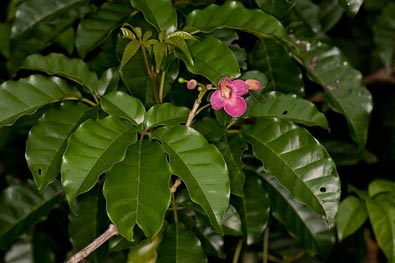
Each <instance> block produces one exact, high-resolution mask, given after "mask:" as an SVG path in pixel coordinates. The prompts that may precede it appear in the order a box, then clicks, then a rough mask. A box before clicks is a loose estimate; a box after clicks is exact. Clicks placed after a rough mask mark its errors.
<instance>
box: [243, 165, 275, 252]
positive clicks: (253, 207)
mask: <svg viewBox="0 0 395 263" xmlns="http://www.w3.org/2000/svg"><path fill="white" fill-rule="evenodd" d="M245 173H246V178H245V182H244V187H243V189H244V195H243V196H242V197H237V198H235V205H236V208H237V210H238V212H239V214H240V217H241V221H242V226H243V232H244V238H245V240H246V243H247V245H252V244H254V243H256V242H258V241H259V240H260V239H261V237H262V234H263V231H264V230H265V228H266V227H267V225H268V223H269V218H270V200H269V195H268V194H267V190H266V188H265V187H264V185H263V182H262V179H261V178H259V176H258V175H257V174H256V173H255V172H252V171H250V170H246V171H245Z"/></svg>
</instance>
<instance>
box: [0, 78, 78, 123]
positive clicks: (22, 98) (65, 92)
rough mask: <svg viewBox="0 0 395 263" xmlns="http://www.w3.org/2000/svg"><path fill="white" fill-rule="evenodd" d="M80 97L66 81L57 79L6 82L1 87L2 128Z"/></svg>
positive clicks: (0, 116)
mask: <svg viewBox="0 0 395 263" xmlns="http://www.w3.org/2000/svg"><path fill="white" fill-rule="evenodd" d="M80 96H81V94H80V93H79V92H78V91H77V90H75V89H74V88H72V87H70V86H69V84H68V83H67V82H66V81H64V80H62V79H59V78H56V77H55V78H48V77H44V76H41V75H31V76H29V77H27V78H23V79H19V80H18V81H13V80H9V81H6V82H4V83H2V84H1V85H0V98H1V100H0V126H4V125H11V124H13V123H14V122H15V121H16V120H17V119H18V118H19V117H21V116H23V115H28V114H32V113H34V112H36V111H37V109H39V108H41V107H43V106H45V105H48V104H51V103H54V102H58V101H62V100H64V99H67V98H78V97H80Z"/></svg>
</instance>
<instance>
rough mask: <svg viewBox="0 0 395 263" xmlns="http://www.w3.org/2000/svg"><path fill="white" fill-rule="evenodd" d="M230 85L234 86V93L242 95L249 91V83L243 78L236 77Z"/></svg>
mask: <svg viewBox="0 0 395 263" xmlns="http://www.w3.org/2000/svg"><path fill="white" fill-rule="evenodd" d="M228 85H229V86H230V87H231V88H232V92H233V94H234V95H237V96H242V95H245V94H247V93H248V85H247V84H246V83H245V82H244V81H243V80H240V79H236V80H233V81H232V83H231V84H228Z"/></svg>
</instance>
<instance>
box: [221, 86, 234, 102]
mask: <svg viewBox="0 0 395 263" xmlns="http://www.w3.org/2000/svg"><path fill="white" fill-rule="evenodd" d="M231 95H232V89H231V88H229V87H228V86H227V85H226V83H222V85H221V96H222V97H224V98H226V99H230V97H231Z"/></svg>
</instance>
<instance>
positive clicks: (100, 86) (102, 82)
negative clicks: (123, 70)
mask: <svg viewBox="0 0 395 263" xmlns="http://www.w3.org/2000/svg"><path fill="white" fill-rule="evenodd" d="M120 78H121V75H120V73H119V69H118V67H113V68H109V69H107V70H106V71H104V72H103V74H102V75H101V77H100V79H99V82H98V83H97V94H98V95H99V96H103V95H104V94H106V93H109V92H111V91H113V90H115V89H116V88H117V86H118V82H119V80H120Z"/></svg>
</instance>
